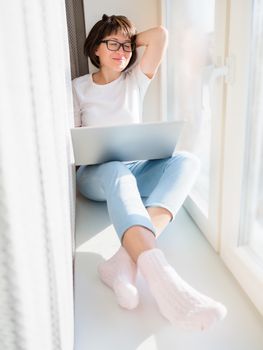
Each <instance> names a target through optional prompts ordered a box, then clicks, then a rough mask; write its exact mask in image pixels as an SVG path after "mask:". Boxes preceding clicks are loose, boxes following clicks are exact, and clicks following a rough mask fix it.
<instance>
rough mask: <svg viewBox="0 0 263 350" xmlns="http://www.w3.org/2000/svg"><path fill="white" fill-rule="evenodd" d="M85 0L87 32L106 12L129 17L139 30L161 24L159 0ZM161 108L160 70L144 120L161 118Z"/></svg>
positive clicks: (145, 105) (149, 97)
mask: <svg viewBox="0 0 263 350" xmlns="http://www.w3.org/2000/svg"><path fill="white" fill-rule="evenodd" d="M83 2H84V13H85V22H86V32H87V33H88V32H89V31H90V29H91V28H92V26H93V25H94V24H95V23H96V22H97V21H99V20H100V19H101V17H102V15H103V14H104V13H105V14H107V15H113V14H114V15H124V16H126V17H128V18H129V19H130V20H131V21H132V22H133V23H134V24H135V25H136V27H137V30H138V32H140V31H143V30H146V29H148V28H150V27H154V26H156V25H158V24H161V14H160V13H161V12H160V1H159V0H143V1H141V0H133V1H124V0H112V1H106V0H96V2H94V1H92V0H83ZM94 70H95V69H94V68H92V69H91V71H92V72H93V71H94ZM160 109H161V106H160V73H159V72H158V74H157V75H156V77H155V79H154V81H153V82H152V84H151V85H150V87H149V90H148V92H147V94H146V96H145V100H144V113H143V120H144V121H154V120H159V119H160V118H161V115H160Z"/></svg>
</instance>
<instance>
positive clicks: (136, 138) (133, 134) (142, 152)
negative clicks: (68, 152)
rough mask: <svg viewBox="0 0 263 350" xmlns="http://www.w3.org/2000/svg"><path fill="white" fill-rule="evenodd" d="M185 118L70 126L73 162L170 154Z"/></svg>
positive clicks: (86, 162) (101, 161) (150, 157)
mask: <svg viewBox="0 0 263 350" xmlns="http://www.w3.org/2000/svg"><path fill="white" fill-rule="evenodd" d="M184 124H185V122H178V121H172V122H167V121H165V122H147V123H139V124H135V123H132V124H121V125H120V124H118V125H109V126H87V127H80V128H72V129H71V138H72V144H73V151H74V157H75V165H92V164H100V163H104V162H109V161H114V160H118V161H134V160H146V159H161V158H167V157H170V156H172V154H173V153H174V151H175V147H176V143H177V141H178V139H179V135H180V133H181V130H182V127H183V125H184Z"/></svg>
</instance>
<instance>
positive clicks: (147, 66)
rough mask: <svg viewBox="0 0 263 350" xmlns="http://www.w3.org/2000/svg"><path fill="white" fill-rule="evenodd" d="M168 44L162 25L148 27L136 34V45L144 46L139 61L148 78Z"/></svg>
mask: <svg viewBox="0 0 263 350" xmlns="http://www.w3.org/2000/svg"><path fill="white" fill-rule="evenodd" d="M167 44H168V31H167V29H166V28H164V27H163V26H158V27H155V28H151V29H148V30H146V31H144V32H141V33H138V34H137V35H136V46H137V47H140V46H145V50H144V53H143V56H142V59H141V61H140V66H141V70H142V72H143V73H144V74H145V75H146V76H147V77H148V78H150V79H152V78H153V76H154V75H155V73H156V71H157V69H158V67H159V65H160V63H161V61H162V58H163V55H164V53H165V51H166V48H167Z"/></svg>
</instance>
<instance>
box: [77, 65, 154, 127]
mask: <svg viewBox="0 0 263 350" xmlns="http://www.w3.org/2000/svg"><path fill="white" fill-rule="evenodd" d="M150 82H151V79H149V78H148V77H147V76H146V75H145V74H144V73H143V72H142V71H141V68H140V65H139V64H137V65H136V66H135V67H134V68H132V69H131V70H129V71H127V72H123V73H122V74H121V75H120V77H119V78H118V79H116V80H114V81H112V82H111V83H108V84H105V85H99V84H96V83H94V81H93V79H92V74H86V75H83V76H82V77H79V78H76V79H74V80H73V82H72V87H73V103H74V117H75V127H79V126H91V125H113V124H127V123H140V122H141V121H142V104H143V98H144V95H145V93H146V90H147V88H148V86H149V84H150Z"/></svg>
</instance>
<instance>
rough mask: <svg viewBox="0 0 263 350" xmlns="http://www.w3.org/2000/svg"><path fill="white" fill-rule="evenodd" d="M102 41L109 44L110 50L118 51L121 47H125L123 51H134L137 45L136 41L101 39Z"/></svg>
mask: <svg viewBox="0 0 263 350" xmlns="http://www.w3.org/2000/svg"><path fill="white" fill-rule="evenodd" d="M101 43H105V44H106V45H107V49H108V50H110V51H118V50H119V49H120V48H121V47H122V48H123V51H125V52H132V51H134V50H135V48H136V45H135V43H130V42H127V43H119V42H118V41H115V40H101Z"/></svg>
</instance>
